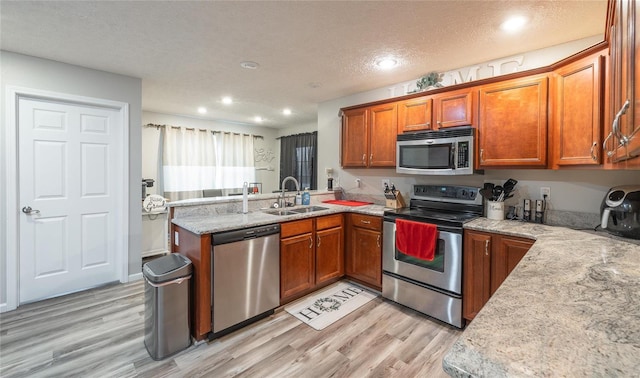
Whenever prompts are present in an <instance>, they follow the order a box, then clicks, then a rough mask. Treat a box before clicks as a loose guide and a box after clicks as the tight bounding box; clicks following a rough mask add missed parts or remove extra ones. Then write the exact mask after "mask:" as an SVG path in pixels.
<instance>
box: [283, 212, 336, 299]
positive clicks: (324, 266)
mask: <svg viewBox="0 0 640 378" xmlns="http://www.w3.org/2000/svg"><path fill="white" fill-rule="evenodd" d="M343 235H344V228H343V216H342V214H335V215H327V216H323V217H318V218H308V219H302V220H297V221H291V222H286V223H282V224H281V228H280V304H284V303H287V302H290V301H292V300H294V299H297V298H300V297H302V296H303V295H306V294H308V293H310V292H312V291H314V290H317V289H318V288H320V287H322V286H325V285H328V284H330V283H332V282H335V281H337V280H339V279H340V278H341V277H342V276H344V245H343V240H344V237H343Z"/></svg>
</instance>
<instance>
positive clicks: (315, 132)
mask: <svg viewBox="0 0 640 378" xmlns="http://www.w3.org/2000/svg"><path fill="white" fill-rule="evenodd" d="M317 133H318V132H317V131H312V132H309V133H300V134H291V135H283V136H280V137H277V138H276V139H282V138H288V137H292V136H299V135H313V134H317Z"/></svg>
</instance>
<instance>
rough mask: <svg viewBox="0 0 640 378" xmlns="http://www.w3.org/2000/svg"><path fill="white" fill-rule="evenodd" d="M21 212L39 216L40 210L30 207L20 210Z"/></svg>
mask: <svg viewBox="0 0 640 378" xmlns="http://www.w3.org/2000/svg"><path fill="white" fill-rule="evenodd" d="M22 212H23V213H25V214H27V215H31V214H40V210H35V209H32V208H31V206H25V207H23V208H22Z"/></svg>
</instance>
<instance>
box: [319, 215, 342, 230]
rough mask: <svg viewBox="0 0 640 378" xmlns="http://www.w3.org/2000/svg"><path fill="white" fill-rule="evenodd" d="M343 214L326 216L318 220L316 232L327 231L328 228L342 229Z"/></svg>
mask: <svg viewBox="0 0 640 378" xmlns="http://www.w3.org/2000/svg"><path fill="white" fill-rule="evenodd" d="M343 219H344V218H343V216H342V214H334V215H325V216H322V217H317V218H316V230H325V229H327V228H334V227H342V225H343Z"/></svg>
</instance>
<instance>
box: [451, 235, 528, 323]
mask: <svg viewBox="0 0 640 378" xmlns="http://www.w3.org/2000/svg"><path fill="white" fill-rule="evenodd" d="M533 243H534V241H533V240H530V239H524V238H519V237H515V236H507V235H500V234H494V233H488V232H480V231H471V230H465V231H464V239H463V244H464V255H463V258H462V261H463V280H462V281H463V282H462V286H463V288H462V316H463V317H464V318H465V319H467V320H472V319H473V318H474V317H475V316H476V314H478V312H479V311H480V310H481V309H482V307H483V306H484V305H485V303H487V301H488V300H489V298H490V297H491V296H492V295H493V293H495V291H496V290H497V289H498V287H500V285H501V284H502V283H503V282H504V280H505V279H506V278H507V276H508V275H509V273H511V271H512V270H513V269H514V268H515V267H516V265H517V264H518V262H520V260H522V258H523V257H524V255H525V254H526V253H527V251H529V248H531V246H532V245H533Z"/></svg>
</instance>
